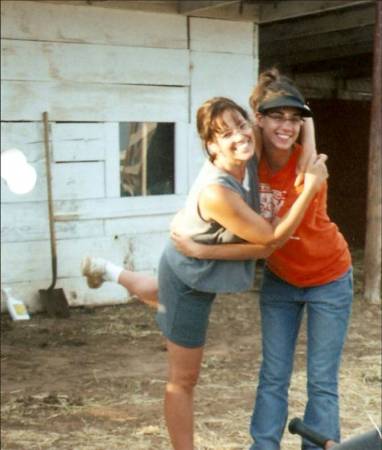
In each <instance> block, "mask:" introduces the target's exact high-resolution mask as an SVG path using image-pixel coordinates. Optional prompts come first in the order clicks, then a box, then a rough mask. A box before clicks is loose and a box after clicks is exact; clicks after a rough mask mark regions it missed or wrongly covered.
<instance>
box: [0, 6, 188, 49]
mask: <svg viewBox="0 0 382 450" xmlns="http://www.w3.org/2000/svg"><path fill="white" fill-rule="evenodd" d="M73 18H75V20H73ZM1 36H2V38H3V39H24V40H32V41H54V42H80V43H92V44H109V45H128V46H137V47H153V48H183V49H186V48H187V18H186V17H184V16H181V15H175V14H156V13H148V12H140V11H125V10H113V9H106V8H97V7H89V6H77V5H66V4H60V5H53V4H49V3H47V2H41V3H40V2H23V1H7V2H2V5H1Z"/></svg>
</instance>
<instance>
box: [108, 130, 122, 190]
mask: <svg viewBox="0 0 382 450" xmlns="http://www.w3.org/2000/svg"><path fill="white" fill-rule="evenodd" d="M104 132H105V158H106V159H105V183H106V196H107V197H109V198H112V197H117V198H119V197H120V196H121V188H120V162H119V150H120V149H119V124H118V123H105V124H104Z"/></svg>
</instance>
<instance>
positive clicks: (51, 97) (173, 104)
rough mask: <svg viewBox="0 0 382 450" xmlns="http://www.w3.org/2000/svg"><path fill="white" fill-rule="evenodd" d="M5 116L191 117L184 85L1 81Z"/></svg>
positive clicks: (84, 118) (118, 119)
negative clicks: (44, 112) (42, 114)
mask: <svg viewBox="0 0 382 450" xmlns="http://www.w3.org/2000/svg"><path fill="white" fill-rule="evenodd" d="M1 90H2V101H1V103H2V120H6V121H10V120H18V121H20V120H29V121H35V120H41V113H42V111H48V112H49V118H50V120H51V121H74V122H97V121H99V122H103V121H104V122H122V121H137V122H144V121H147V122H157V121H163V122H177V121H183V122H185V121H187V118H188V109H187V105H188V89H187V88H185V87H165V86H136V85H100V84H87V83H61V82H30V81H3V82H2V89H1Z"/></svg>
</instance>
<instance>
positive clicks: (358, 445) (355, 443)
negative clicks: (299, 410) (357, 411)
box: [288, 417, 382, 450]
mask: <svg viewBox="0 0 382 450" xmlns="http://www.w3.org/2000/svg"><path fill="white" fill-rule="evenodd" d="M288 430H289V432H290V433H292V434H298V435H300V436H301V437H303V438H304V439H306V440H308V441H310V442H313V444H316V445H318V446H320V447H321V448H325V444H326V442H327V441H329V438H328V437H325V436H323V435H322V434H319V433H316V432H315V431H313V430H311V429H310V428H309V427H307V426H306V425H305V424H304V422H303V421H302V420H301V419H299V418H298V417H295V418H294V419H292V420H291V421H290V422H289V426H288ZM381 449H382V439H381V429H379V430H377V429H375V430H371V431H368V432H366V433H363V434H360V435H359V436H356V437H353V438H351V439H347V440H346V441H343V442H341V443H340V444H335V445H333V446H332V447H330V450H381Z"/></svg>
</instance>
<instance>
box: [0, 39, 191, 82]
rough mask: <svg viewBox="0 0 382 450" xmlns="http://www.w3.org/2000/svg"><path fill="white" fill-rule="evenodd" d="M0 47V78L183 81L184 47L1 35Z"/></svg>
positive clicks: (185, 75)
mask: <svg viewBox="0 0 382 450" xmlns="http://www.w3.org/2000/svg"><path fill="white" fill-rule="evenodd" d="M1 52H2V79H3V80H22V81H23V80H25V81H26V80H31V81H54V80H59V81H73V82H78V83H88V82H89V83H123V84H151V85H167V86H187V85H189V52H188V50H182V49H162V48H155V49H152V48H143V47H122V46H109V45H91V44H70V43H48V42H32V41H19V40H3V41H2V43H1ZM84 61H86V63H85V64H83V63H82V62H84Z"/></svg>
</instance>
